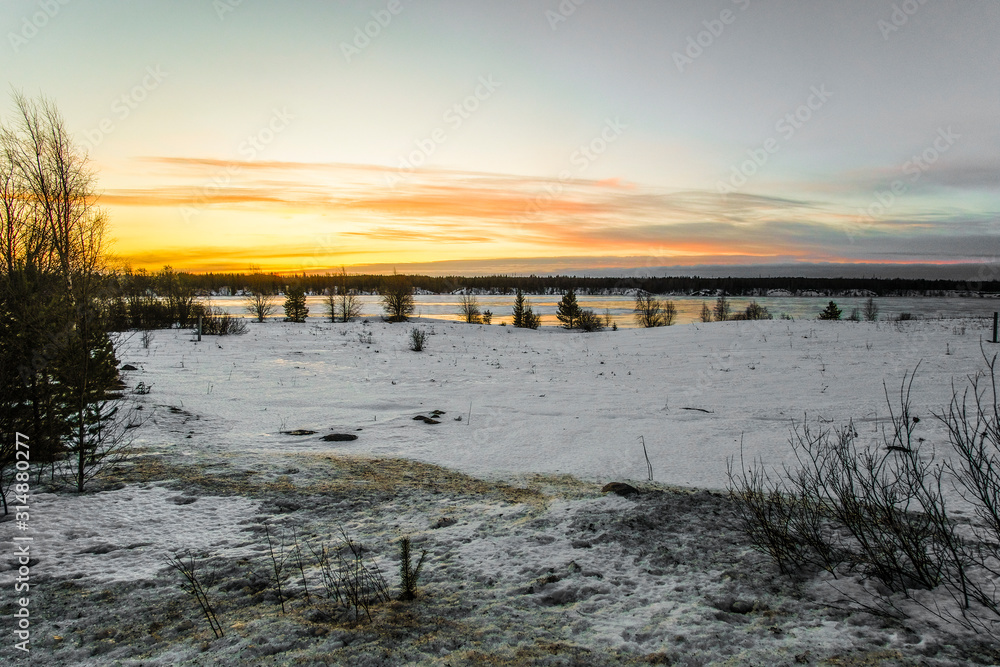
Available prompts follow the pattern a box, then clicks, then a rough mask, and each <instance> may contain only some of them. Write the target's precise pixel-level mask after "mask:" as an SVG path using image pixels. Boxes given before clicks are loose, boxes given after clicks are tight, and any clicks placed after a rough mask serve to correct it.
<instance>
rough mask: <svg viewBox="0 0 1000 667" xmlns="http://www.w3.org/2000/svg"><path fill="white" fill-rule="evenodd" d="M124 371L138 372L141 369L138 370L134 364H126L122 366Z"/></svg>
mask: <svg viewBox="0 0 1000 667" xmlns="http://www.w3.org/2000/svg"><path fill="white" fill-rule="evenodd" d="M122 370H123V371H137V370H139V369H138V368H136V367H135V366H133V365H132V364H125V365H124V366H122Z"/></svg>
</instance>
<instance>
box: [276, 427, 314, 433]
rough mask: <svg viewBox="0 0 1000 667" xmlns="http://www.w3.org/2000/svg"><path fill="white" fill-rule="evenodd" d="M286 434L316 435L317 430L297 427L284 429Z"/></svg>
mask: <svg viewBox="0 0 1000 667" xmlns="http://www.w3.org/2000/svg"><path fill="white" fill-rule="evenodd" d="M282 433H284V434H285V435H315V433H316V431H310V430H308V429H304V428H297V429H295V430H294V431H282Z"/></svg>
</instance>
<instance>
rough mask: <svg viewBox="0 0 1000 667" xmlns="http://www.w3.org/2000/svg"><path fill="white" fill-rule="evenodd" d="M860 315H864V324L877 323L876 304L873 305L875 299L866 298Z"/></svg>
mask: <svg viewBox="0 0 1000 667" xmlns="http://www.w3.org/2000/svg"><path fill="white" fill-rule="evenodd" d="M861 314H862V315H864V318H865V321H866V322H876V321H878V304H877V303H875V299H873V298H872V297H868V300H867V301H865V305H864V306H863V307H862V310H861Z"/></svg>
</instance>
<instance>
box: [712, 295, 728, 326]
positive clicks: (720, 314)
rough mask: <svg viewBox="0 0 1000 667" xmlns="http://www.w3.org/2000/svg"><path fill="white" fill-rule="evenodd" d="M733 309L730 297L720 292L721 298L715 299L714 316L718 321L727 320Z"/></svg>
mask: <svg viewBox="0 0 1000 667" xmlns="http://www.w3.org/2000/svg"><path fill="white" fill-rule="evenodd" d="M731 310H732V306H730V305H729V299H727V298H726V297H725V296H723V295H721V294H720V295H719V298H718V299H716V300H715V308H713V309H712V317H713V318H714V319H715V321H716V322H725V321H726V320H728V319H729V314H730V312H731Z"/></svg>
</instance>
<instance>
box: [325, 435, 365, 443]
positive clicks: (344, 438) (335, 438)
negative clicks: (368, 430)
mask: <svg viewBox="0 0 1000 667" xmlns="http://www.w3.org/2000/svg"><path fill="white" fill-rule="evenodd" d="M320 439H321V440H325V441H326V442H349V441H351V440H357V439H358V436H356V435H354V434H353V433H329V434H327V435H324V436H323V437H322V438H320Z"/></svg>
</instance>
